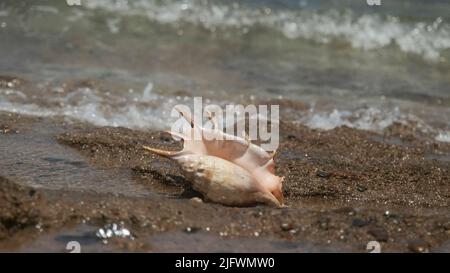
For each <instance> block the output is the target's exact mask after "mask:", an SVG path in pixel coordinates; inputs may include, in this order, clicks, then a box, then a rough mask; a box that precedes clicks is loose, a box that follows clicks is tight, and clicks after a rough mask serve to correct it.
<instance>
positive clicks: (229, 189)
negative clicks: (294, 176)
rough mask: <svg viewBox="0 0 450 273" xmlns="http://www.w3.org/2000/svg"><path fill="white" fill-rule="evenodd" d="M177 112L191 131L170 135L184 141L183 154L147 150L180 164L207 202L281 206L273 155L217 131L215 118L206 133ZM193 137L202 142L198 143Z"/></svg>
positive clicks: (148, 148)
mask: <svg viewBox="0 0 450 273" xmlns="http://www.w3.org/2000/svg"><path fill="white" fill-rule="evenodd" d="M178 112H179V113H180V114H181V115H183V117H184V118H185V119H186V120H187V121H188V122H189V123H190V125H191V130H190V131H189V132H187V133H184V134H180V133H174V132H169V133H171V134H173V135H176V136H177V137H180V138H182V139H183V150H181V151H178V152H173V151H164V150H159V149H155V148H151V147H146V146H144V149H146V150H149V151H152V152H154V153H156V154H159V155H162V156H166V157H169V158H171V159H173V160H175V161H177V162H178V164H180V166H181V168H182V169H183V171H184V172H185V175H186V177H187V178H188V179H189V180H190V182H191V183H192V187H193V188H194V189H195V190H197V191H198V192H200V193H201V194H203V196H204V197H205V198H206V199H207V200H210V201H212V202H216V203H220V204H224V205H231V206H249V205H255V204H257V203H264V204H268V205H271V206H276V207H281V206H282V204H283V192H282V181H283V177H279V176H276V175H275V163H274V161H273V154H272V155H270V154H268V153H267V152H266V151H265V150H264V149H262V148H261V147H259V146H257V145H255V144H253V143H251V142H250V141H249V140H248V139H246V138H240V137H236V136H233V135H229V134H226V133H224V132H223V131H221V130H218V129H217V128H218V127H217V122H215V120H214V119H213V118H211V120H212V121H213V122H214V125H215V126H214V129H207V128H203V127H200V126H198V125H197V124H195V123H194V121H193V120H192V119H191V117H190V116H189V115H187V114H186V113H183V112H182V111H179V110H178ZM194 134H197V135H198V136H201V139H199V140H197V139H196V138H195V137H194Z"/></svg>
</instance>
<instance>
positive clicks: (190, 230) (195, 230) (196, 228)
mask: <svg viewBox="0 0 450 273" xmlns="http://www.w3.org/2000/svg"><path fill="white" fill-rule="evenodd" d="M199 230H200V228H198V227H186V228H185V229H184V232H186V233H195V232H197V231H199Z"/></svg>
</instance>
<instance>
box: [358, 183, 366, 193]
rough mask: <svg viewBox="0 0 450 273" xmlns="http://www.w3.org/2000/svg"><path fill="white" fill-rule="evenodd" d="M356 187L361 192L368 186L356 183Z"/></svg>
mask: <svg viewBox="0 0 450 273" xmlns="http://www.w3.org/2000/svg"><path fill="white" fill-rule="evenodd" d="M356 189H357V190H358V191H359V192H365V191H366V190H367V187H365V186H363V185H360V184H358V185H356Z"/></svg>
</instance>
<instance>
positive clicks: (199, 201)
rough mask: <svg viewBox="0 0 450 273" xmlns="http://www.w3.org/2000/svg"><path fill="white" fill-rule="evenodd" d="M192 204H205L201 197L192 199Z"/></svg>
mask: <svg viewBox="0 0 450 273" xmlns="http://www.w3.org/2000/svg"><path fill="white" fill-rule="evenodd" d="M189 200H190V201H191V202H194V203H203V200H202V199H201V198H199V197H192V198H191V199H189Z"/></svg>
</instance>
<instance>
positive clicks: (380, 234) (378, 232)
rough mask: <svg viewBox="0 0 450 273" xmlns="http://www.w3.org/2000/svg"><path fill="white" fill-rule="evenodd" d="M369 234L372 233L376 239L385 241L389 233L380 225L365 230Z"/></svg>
mask: <svg viewBox="0 0 450 273" xmlns="http://www.w3.org/2000/svg"><path fill="white" fill-rule="evenodd" d="M367 233H369V234H370V235H372V236H373V237H374V238H375V239H376V240H377V241H380V242H387V240H388V238H389V234H388V232H387V231H386V229H384V228H381V227H375V228H371V229H369V230H368V231H367Z"/></svg>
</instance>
